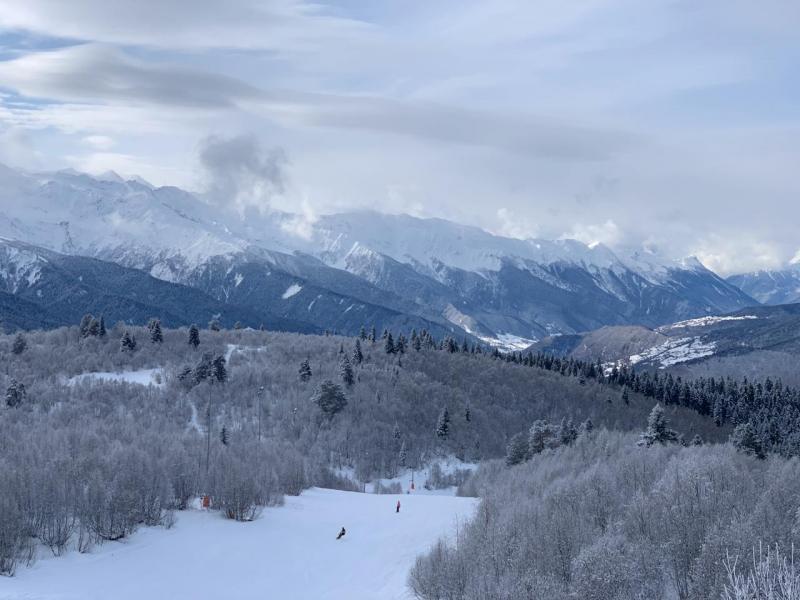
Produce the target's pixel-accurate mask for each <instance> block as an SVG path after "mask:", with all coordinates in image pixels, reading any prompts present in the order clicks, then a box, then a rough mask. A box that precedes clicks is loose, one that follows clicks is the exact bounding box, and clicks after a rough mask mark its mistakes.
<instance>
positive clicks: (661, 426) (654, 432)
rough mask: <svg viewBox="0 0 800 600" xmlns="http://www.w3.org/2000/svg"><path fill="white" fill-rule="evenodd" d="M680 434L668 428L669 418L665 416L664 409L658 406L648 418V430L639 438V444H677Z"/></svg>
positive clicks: (659, 404)
mask: <svg viewBox="0 0 800 600" xmlns="http://www.w3.org/2000/svg"><path fill="white" fill-rule="evenodd" d="M677 440H678V434H677V433H676V432H675V431H673V430H672V429H670V428H669V427H668V423H667V418H666V417H665V416H664V407H663V406H661V403H658V404H656V405H655V406H654V407H653V410H652V411H650V416H649V417H648V418H647V429H646V430H645V431H644V432H643V433H642V434H641V435H640V436H639V441H638V442H637V443H638V444H639V445H640V446H652V445H653V444H666V443H667V442H676V441H677Z"/></svg>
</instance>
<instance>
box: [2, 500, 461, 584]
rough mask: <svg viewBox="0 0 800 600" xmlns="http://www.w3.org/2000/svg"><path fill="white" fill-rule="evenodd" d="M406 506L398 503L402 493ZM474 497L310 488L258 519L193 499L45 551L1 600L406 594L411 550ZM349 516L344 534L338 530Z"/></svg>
mask: <svg viewBox="0 0 800 600" xmlns="http://www.w3.org/2000/svg"><path fill="white" fill-rule="evenodd" d="M398 500H399V501H400V502H401V509H400V513H399V514H398V513H396V512H395V510H396V509H395V506H396V504H397V501H398ZM476 504H477V501H476V500H475V499H473V498H457V497H455V496H436V495H423V494H416V493H411V494H402V495H376V494H359V493H353V492H340V491H334V490H323V489H317V488H314V489H311V490H308V491H306V492H303V494H302V495H300V496H299V497H287V499H286V505H285V506H283V507H279V508H269V509H266V510H265V511H264V512H263V513H262V515H261V516H260V517H259V518H258V519H257V520H256V521H254V522H252V523H237V522H234V521H229V520H226V519H224V518H223V517H222V516H221V515H220V514H219V513H218V512H207V511H202V510H198V509H192V510H187V511H184V512H182V513H180V514H179V515H178V522H177V525H176V526H175V527H174V528H172V529H169V530H165V529H164V528H161V527H158V528H148V527H143V528H141V529H139V531H138V532H137V533H135V534H134V535H133V536H132V537H131V538H130V539H128V540H126V541H123V542H109V543H106V544H105V545H103V546H99V547H96V548H94V549H93V550H92V552H91V553H90V554H79V553H78V552H74V551H71V552H68V553H67V554H65V555H64V556H61V557H59V558H54V557H53V556H52V555H50V556H47V555H46V554H45V553H44V552H43V553H42V558H41V560H39V561H38V562H37V563H36V564H35V565H34V567H33V568H30V569H26V568H21V569H19V571H18V572H17V575H16V576H15V577H13V578H9V579H4V580H2V581H1V582H0V597H2V598H3V599H4V600H34V599H35V600H109V599H111V598H113V599H114V600H142V599H143V598H153V599H155V598H158V599H162V598H163V599H169V600H219V599H220V598H236V599H237V600H250V599H252V600H256V599H258V600H263V599H274V600H289V599H292V600H373V599H376V598H380V599H381V600H399V599H407V598H411V597H412V596H411V594H410V593H409V592H408V590H407V588H406V578H407V575H408V571H409V569H410V568H411V566H412V565H413V563H414V559H415V557H416V556H417V555H418V554H419V553H421V552H424V551H425V550H426V549H428V548H429V547H430V546H431V545H432V544H433V543H434V542H435V541H436V540H437V539H438V538H439V537H440V536H443V535H451V534H452V533H453V532H454V530H455V527H456V524H457V523H459V522H463V521H464V520H466V519H467V518H469V517H470V516H471V515H472V513H473V511H474V508H475V506H476ZM342 527H344V528H345V529H346V535H345V536H344V537H343V538H342V539H341V540H336V539H335V538H336V535H337V533H338V532H339V530H340V529H341V528H342Z"/></svg>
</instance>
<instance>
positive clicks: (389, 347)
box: [384, 331, 395, 354]
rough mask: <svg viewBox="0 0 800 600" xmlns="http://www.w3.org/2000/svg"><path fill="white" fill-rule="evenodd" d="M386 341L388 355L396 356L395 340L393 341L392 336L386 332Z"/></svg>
mask: <svg viewBox="0 0 800 600" xmlns="http://www.w3.org/2000/svg"><path fill="white" fill-rule="evenodd" d="M384 333H385V334H386V335H384V339H385V340H386V344H385V345H384V349H385V350H386V354H394V352H395V349H394V340H393V339H392V334H391V333H388V332H385V331H384Z"/></svg>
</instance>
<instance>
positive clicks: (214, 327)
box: [208, 319, 219, 331]
mask: <svg viewBox="0 0 800 600" xmlns="http://www.w3.org/2000/svg"><path fill="white" fill-rule="evenodd" d="M208 330H209V331H219V321H217V320H216V319H211V321H209V322H208Z"/></svg>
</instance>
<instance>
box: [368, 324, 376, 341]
mask: <svg viewBox="0 0 800 600" xmlns="http://www.w3.org/2000/svg"><path fill="white" fill-rule="evenodd" d="M376 333H377V332H376V331H375V327H374V326H373V327H372V328H371V329H370V330H369V341H370V342H372V343H373V344H374V343H375V340H376Z"/></svg>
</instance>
